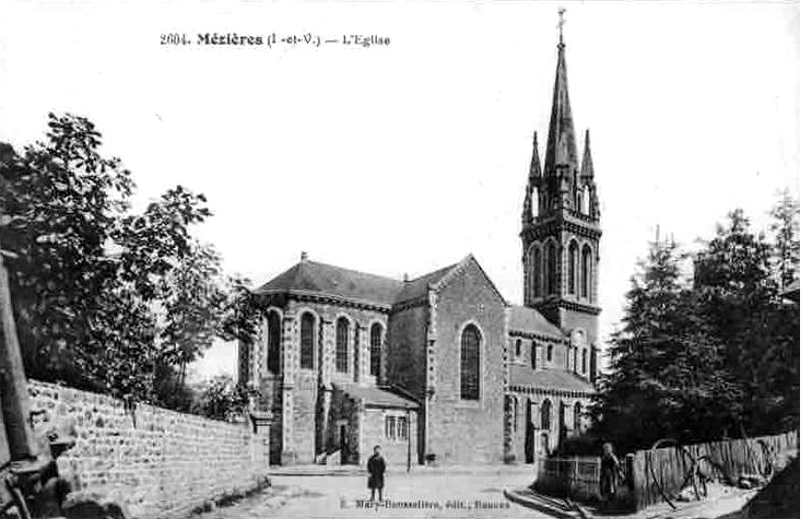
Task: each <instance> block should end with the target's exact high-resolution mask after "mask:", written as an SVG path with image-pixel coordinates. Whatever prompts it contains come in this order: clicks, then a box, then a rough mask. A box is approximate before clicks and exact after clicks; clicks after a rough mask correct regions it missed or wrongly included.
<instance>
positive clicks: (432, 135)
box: [0, 0, 801, 376]
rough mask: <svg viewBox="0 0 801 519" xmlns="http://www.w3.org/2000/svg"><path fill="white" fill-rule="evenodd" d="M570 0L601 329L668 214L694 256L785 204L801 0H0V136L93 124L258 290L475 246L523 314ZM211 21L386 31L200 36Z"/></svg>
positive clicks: (285, 29) (619, 310) (152, 194)
mask: <svg viewBox="0 0 801 519" xmlns="http://www.w3.org/2000/svg"><path fill="white" fill-rule="evenodd" d="M560 6H563V7H565V8H566V13H565V20H566V23H565V26H564V38H565V43H566V45H567V47H566V53H567V54H566V55H567V69H568V82H569V89H570V100H571V106H572V110H573V117H574V123H575V127H576V131H577V134H578V136H579V146H580V149H581V148H582V147H583V135H584V130H585V129H586V128H590V130H591V134H592V152H593V162H594V166H595V175H596V177H595V178H596V182H597V184H598V191H599V196H600V201H601V211H602V213H601V214H602V219H601V225H602V228H603V233H604V234H603V237H602V239H601V251H600V253H601V263H600V269H599V275H600V287H599V291H600V294H599V298H600V304H601V306H602V308H603V312H602V314H601V323H600V329H601V332H602V336H603V337H608V336H609V334H610V333H611V332H612V331H613V330H614V329H615V327H616V326H617V325H618V323H619V321H620V319H621V317H622V315H623V309H624V306H625V298H624V294H625V292H626V290H627V289H628V288H629V286H630V278H631V276H632V274H633V273H634V272H635V269H636V263H637V260H638V258H641V257H643V256H644V254H645V253H646V252H647V246H648V241H649V240H652V239H653V238H654V235H655V232H656V228H657V226H658V227H659V228H660V232H661V233H662V235H663V236H665V235H670V234H672V235H673V236H674V238H675V240H676V241H678V242H679V243H682V244H684V245H686V246H687V247H691V248H692V247H698V241H697V240H698V238H709V237H711V236H712V235H713V234H714V232H715V224H716V222H719V221H721V220H723V219H724V218H725V216H726V214H727V212H729V211H730V210H732V209H734V208H736V207H742V208H743V209H744V210H745V211H746V213H747V214H748V215H749V216H751V218H752V221H753V223H754V225H755V227H756V228H757V229H763V228H765V227H766V225H767V217H766V213H767V211H768V210H769V208H770V206H771V205H772V204H773V202H774V200H775V199H776V195H777V192H779V191H780V190H782V189H784V188H789V189H790V190H791V191H792V192H793V193H794V194H796V195H797V194H798V187H799V100H800V99H801V92H799V62H800V61H801V60H800V59H799V4H798V3H797V2H781V1H771V2H767V1H765V2H714V3H712V2H689V1H679V2H658V1H626V2H615V1H604V2H593V3H589V2H579V1H563V2H559V3H554V2H546V1H537V2H526V1H523V0H519V1H500V2H490V1H472V2H460V1H454V2H441V1H407V2H400V1H397V2H392V1H389V2H380V3H379V2H369V1H361V2H337V1H334V2H325V3H323V2H280V1H275V2H253V1H213V0H207V1H202V2H188V1H187V2H183V1H175V0H173V1H164V2H156V1H137V2H133V1H131V2H119V1H114V2H100V1H96V2H86V1H63V0H62V1H58V2H56V1H49V2H42V1H39V2H36V1H34V2H28V1H25V2H23V1H11V0H0V140H3V141H7V142H11V143H12V144H14V145H15V146H18V147H21V146H23V145H24V144H26V143H30V142H33V141H35V140H37V139H41V138H43V136H44V133H45V128H46V120H47V119H46V118H47V113H48V112H50V111H53V112H72V113H75V114H79V115H82V116H85V117H88V118H89V119H90V120H92V121H93V122H94V123H95V124H96V125H97V127H98V129H99V130H100V131H101V132H102V133H103V136H104V147H103V152H104V153H105V154H108V155H113V156H117V157H120V158H121V159H122V161H123V163H124V165H125V166H126V167H127V168H129V169H130V170H131V171H132V172H133V177H134V179H135V181H136V182H137V185H138V190H137V204H139V205H140V206H143V205H144V204H145V203H146V202H147V201H148V200H151V199H154V198H156V197H158V196H159V194H160V193H162V192H163V191H165V190H166V189H168V188H170V187H172V186H174V185H175V184H182V185H184V186H186V187H188V188H190V189H192V190H194V191H196V192H202V193H204V194H205V195H206V196H207V197H208V199H209V204H210V207H211V209H212V211H213V212H214V217H213V218H211V219H210V220H209V221H208V222H206V223H205V224H203V226H202V227H201V228H199V229H198V235H199V236H200V237H201V238H202V239H203V240H205V241H208V242H211V243H213V244H214V245H215V246H216V247H217V249H218V250H219V251H220V252H221V253H222V255H223V258H224V267H225V269H226V270H227V271H228V272H231V273H233V272H237V273H241V274H244V275H246V276H248V277H249V278H250V279H251V280H253V283H254V285H259V284H261V283H264V282H266V281H267V280H269V279H270V278H272V277H273V276H275V275H277V274H279V273H280V272H282V271H284V270H286V269H287V268H289V267H290V266H292V265H293V264H294V263H295V262H297V261H298V259H299V256H300V253H301V251H308V254H309V257H310V259H312V260H315V261H320V262H324V263H330V264H334V265H339V266H343V267H347V268H351V269H356V270H362V271H366V272H371V273H375V274H381V275H386V276H390V277H396V278H401V277H402V276H403V275H404V274H408V275H409V276H411V277H415V276H418V275H421V274H424V273H426V272H428V271H431V270H434V269H436V268H439V267H442V266H444V265H448V264H452V263H454V262H456V261H458V260H460V259H461V258H463V257H464V256H466V255H467V254H468V253H473V254H474V255H475V256H476V258H477V259H478V261H479V262H480V263H481V265H482V266H483V267H484V269H485V270H486V272H487V273H488V274H489V276H490V277H491V278H492V279H493V281H494V282H495V284H496V285H497V286H498V288H499V289H500V291H501V292H502V293H503V294H504V296H505V297H506V298H507V300H509V301H510V302H512V303H516V304H520V303H521V301H522V276H523V273H522V264H521V255H522V251H521V243H520V239H519V237H518V233H519V231H520V214H521V210H522V200H523V195H524V187H525V183H526V178H527V175H528V166H529V162H530V159H531V141H532V135H533V132H535V131H537V132H539V135H540V137H539V141H540V144H541V146H544V143H545V142H546V134H547V127H548V118H549V115H550V109H551V106H550V103H551V95H552V88H553V80H554V72H555V67H556V44H557V41H558V31H557V28H556V26H557V21H558V17H557V11H558V8H559V7H560ZM215 32H216V33H219V34H229V33H236V34H239V35H253V36H256V35H261V36H262V37H263V38H267V37H268V35H271V34H273V33H275V34H276V35H277V36H278V37H279V38H280V37H281V36H285V35H290V34H297V35H299V36H301V35H303V34H307V33H310V34H312V35H315V36H321V37H322V38H323V39H325V38H330V39H342V37H343V35H365V36H370V35H375V36H381V37H384V38H389V44H388V45H381V46H379V45H373V46H370V47H362V46H345V45H341V44H329V45H322V46H320V47H310V46H304V45H295V46H290V45H286V44H279V45H276V46H273V47H267V46H265V45H262V46H213V45H212V46H206V45H199V44H198V43H197V38H198V34H205V33H212V34H213V33H215ZM171 33H178V34H185V35H186V36H187V38H188V39H189V40H190V41H191V44H190V45H179V46H174V45H162V44H161V38H162V35H165V34H171ZM544 153H545V149H544V147H541V148H540V154H541V155H544ZM235 351H236V350H235V347H234V346H232V345H230V344H223V343H220V344H217V345H215V346H214V347H213V348H212V350H210V351H209V352H208V353H207V355H206V357H205V358H204V359H202V360H201V361H200V362H199V363H198V364H197V365H196V366H195V371H196V374H197V375H198V376H207V375H213V374H217V373H221V372H233V371H234V366H235Z"/></svg>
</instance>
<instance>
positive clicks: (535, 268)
mask: <svg viewBox="0 0 801 519" xmlns="http://www.w3.org/2000/svg"><path fill="white" fill-rule="evenodd" d="M526 270H527V274H528V279H526V283H527V285H526V286H527V287H528V290H529V291H530V294H531V297H540V296H541V295H542V281H541V279H542V254H541V253H540V246H539V244H537V243H533V244H531V246H530V247H529V249H528V265H526Z"/></svg>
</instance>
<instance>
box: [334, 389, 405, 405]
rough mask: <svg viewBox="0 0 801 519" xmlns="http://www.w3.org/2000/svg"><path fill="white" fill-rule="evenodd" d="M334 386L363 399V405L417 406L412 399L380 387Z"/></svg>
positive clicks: (351, 395)
mask: <svg viewBox="0 0 801 519" xmlns="http://www.w3.org/2000/svg"><path fill="white" fill-rule="evenodd" d="M334 387H335V388H337V389H341V390H342V391H343V392H344V393H345V394H347V395H348V396H349V397H351V398H352V399H354V400H363V401H364V404H365V405H372V406H375V407H392V408H401V409H417V408H418V407H419V405H417V402H415V401H414V400H412V399H410V398H406V397H404V396H402V395H399V394H398V393H395V392H392V391H389V390H387V389H384V388H380V387H375V386H358V385H356V384H352V385H351V384H348V385H345V386H340V385H338V384H334Z"/></svg>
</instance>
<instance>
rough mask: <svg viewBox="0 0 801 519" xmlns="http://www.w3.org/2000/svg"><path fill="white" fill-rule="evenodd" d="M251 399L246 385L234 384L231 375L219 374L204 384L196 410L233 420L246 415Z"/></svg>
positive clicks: (217, 417)
mask: <svg viewBox="0 0 801 519" xmlns="http://www.w3.org/2000/svg"><path fill="white" fill-rule="evenodd" d="M249 401H250V395H249V393H248V391H247V389H246V388H245V387H244V386H242V385H241V384H234V381H233V379H232V378H231V376H230V375H218V376H216V377H214V378H212V379H211V380H209V381H207V382H206V383H205V384H204V385H203V388H202V390H201V394H200V400H199V402H198V404H197V408H196V409H195V412H197V414H201V415H203V416H205V417H207V418H212V419H215V420H225V421H232V420H234V419H235V418H236V417H242V416H244V415H245V413H246V412H247V409H248V403H249Z"/></svg>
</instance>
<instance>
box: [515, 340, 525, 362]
mask: <svg viewBox="0 0 801 519" xmlns="http://www.w3.org/2000/svg"><path fill="white" fill-rule="evenodd" d="M522 354H523V341H522V340H520V339H517V340H516V341H515V358H516V359H519V358H520V355H522Z"/></svg>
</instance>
